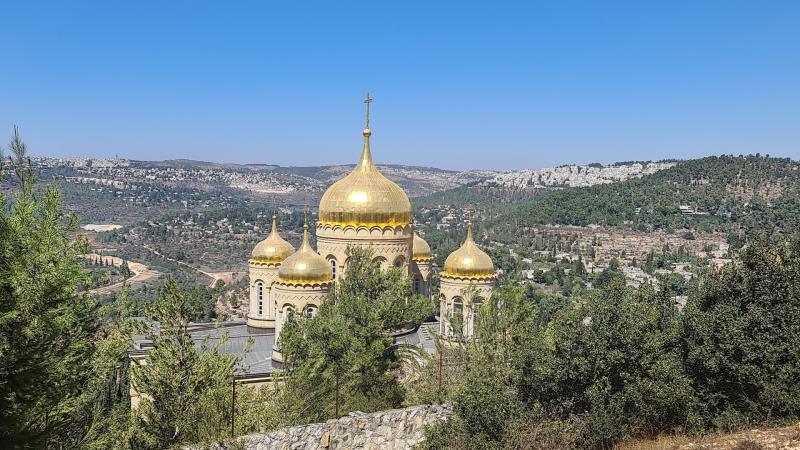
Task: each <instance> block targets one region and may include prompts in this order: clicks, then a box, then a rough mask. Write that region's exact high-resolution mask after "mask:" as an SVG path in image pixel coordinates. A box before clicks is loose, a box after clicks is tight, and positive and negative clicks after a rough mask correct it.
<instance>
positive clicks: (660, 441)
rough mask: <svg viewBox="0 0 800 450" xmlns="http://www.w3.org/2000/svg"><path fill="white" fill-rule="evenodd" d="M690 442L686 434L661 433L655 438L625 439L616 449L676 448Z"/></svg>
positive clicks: (671, 449) (649, 449)
mask: <svg viewBox="0 0 800 450" xmlns="http://www.w3.org/2000/svg"><path fill="white" fill-rule="evenodd" d="M690 442H691V441H690V440H689V438H688V437H686V436H677V435H661V436H658V437H656V438H655V439H636V440H631V441H625V442H622V443H620V444H618V445H617V446H616V447H614V450H675V449H677V448H679V447H680V446H682V445H686V444H688V443H690Z"/></svg>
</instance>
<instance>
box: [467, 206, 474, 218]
mask: <svg viewBox="0 0 800 450" xmlns="http://www.w3.org/2000/svg"><path fill="white" fill-rule="evenodd" d="M473 214H475V205H473V204H469V205H467V220H469V221H470V222H472V215H473Z"/></svg>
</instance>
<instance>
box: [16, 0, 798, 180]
mask: <svg viewBox="0 0 800 450" xmlns="http://www.w3.org/2000/svg"><path fill="white" fill-rule="evenodd" d="M5 3H6V4H5V5H2V8H1V9H0V10H1V11H2V21H0V42H2V43H3V46H2V47H3V52H2V61H3V64H2V67H0V137H1V136H2V133H3V131H2V130H3V129H4V130H5V132H4V133H5V135H6V136H10V134H11V127H12V125H14V124H17V125H19V126H20V128H21V131H22V133H23V138H24V139H25V140H26V142H27V143H28V145H29V147H30V148H31V151H32V152H33V153H34V154H37V155H52V156H68V155H75V156H94V157H108V156H113V155H119V156H120V157H125V158H132V159H172V158H190V159H200V160H208V161H227V162H257V163H274V164H281V165H319V164H332V163H352V162H355V160H356V159H357V157H358V153H359V150H360V144H361V134H360V132H361V128H362V127H363V104H362V103H361V100H362V98H363V96H364V94H365V92H366V91H367V90H369V91H370V92H372V95H373V97H374V98H375V101H374V103H373V104H372V106H373V122H372V129H373V151H374V154H375V159H376V160H377V161H378V162H379V163H402V164H412V165H423V166H436V167H442V168H451V169H467V168H496V169H510V168H538V167H544V166H552V165H557V164H565V163H589V162H613V161H620V160H631V159H637V160H641V159H662V158H691V157H696V156H701V155H709V154H721V153H733V154H739V153H756V152H760V153H762V154H764V153H768V154H771V155H780V156H789V157H792V158H795V159H800V26H798V24H799V23H800V2H797V1H786V2H780V1H762V2H756V1H733V0H726V1H698V0H695V1H686V2H681V1H631V2H612V1H607V2H596V1H593V2H577V1H568V0H566V1H548V2H524V3H523V2H520V3H515V2H495V1H492V2H489V1H485V2H468V1H457V2H443V1H442V2H433V1H423V2H415V1H402V2H377V1H373V2H367V3H362V2H347V1H342V2H331V1H326V2H266V1H260V2H255V1H254V2H247V1H236V2H221V1H219V2H208V3H204V2H200V1H191V2H189V1H187V2H172V1H170V2H148V1H135V2H120V1H104V2H88V1H79V0H76V1H71V2H64V1H58V2H52V3H47V2H36V1H24V2H22V1H17V2H5ZM5 140H6V139H5V138H2V141H5Z"/></svg>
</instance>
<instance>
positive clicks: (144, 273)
mask: <svg viewBox="0 0 800 450" xmlns="http://www.w3.org/2000/svg"><path fill="white" fill-rule="evenodd" d="M84 257H85V258H86V259H95V258H97V257H100V258H102V259H103V260H104V261H108V262H110V263H111V264H112V265H114V266H115V267H119V266H121V265H122V263H123V262H124V260H123V259H122V258H119V257H117V256H108V255H99V254H97V253H90V254H88V255H84ZM128 268H129V269H131V272H133V276H132V277H130V278H128V279H127V280H124V281H120V282H118V283H114V284H109V285H108V286H103V287H99V288H96V289H92V290H89V291H87V294H89V295H104V294H110V293H112V292H114V291H118V290H120V289H122V286H123V285H124V284H125V283H126V282H127V283H128V285H131V286H133V284H134V283H137V284H138V283H142V282H144V281H147V280H149V279H151V278H157V277H158V276H159V275H161V273H160V272H158V271H156V270H153V269H151V268H149V267H147V266H146V265H144V264H142V263H137V262H133V261H128Z"/></svg>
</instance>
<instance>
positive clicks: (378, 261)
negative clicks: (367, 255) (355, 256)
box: [372, 256, 386, 270]
mask: <svg viewBox="0 0 800 450" xmlns="http://www.w3.org/2000/svg"><path fill="white" fill-rule="evenodd" d="M372 263H373V264H375V270H382V269H385V268H386V258H384V257H383V256H378V257H375V258H373V259H372Z"/></svg>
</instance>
